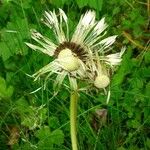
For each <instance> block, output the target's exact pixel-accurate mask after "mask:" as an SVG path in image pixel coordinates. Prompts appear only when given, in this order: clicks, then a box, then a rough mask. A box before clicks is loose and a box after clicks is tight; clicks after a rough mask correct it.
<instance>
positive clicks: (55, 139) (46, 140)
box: [35, 126, 64, 149]
mask: <svg viewBox="0 0 150 150" xmlns="http://www.w3.org/2000/svg"><path fill="white" fill-rule="evenodd" d="M35 136H36V137H37V138H38V139H39V142H38V145H39V148H40V147H42V148H43V149H44V148H45V149H46V148H47V147H49V146H50V147H51V148H52V147H53V145H54V144H56V145H60V144H62V143H63V141H64V134H63V132H62V131H61V130H55V131H53V132H51V131H50V129H49V127H48V126H44V127H42V128H41V129H39V130H38V131H37V132H36V133H35Z"/></svg>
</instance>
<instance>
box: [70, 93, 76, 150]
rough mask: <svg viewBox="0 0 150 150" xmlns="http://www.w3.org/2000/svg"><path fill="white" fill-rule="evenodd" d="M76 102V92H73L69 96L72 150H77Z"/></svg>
mask: <svg viewBox="0 0 150 150" xmlns="http://www.w3.org/2000/svg"><path fill="white" fill-rule="evenodd" d="M77 101H78V92H77V91H74V92H72V93H71V95H70V132H71V143H72V150H78V148H77V128H76V121H77Z"/></svg>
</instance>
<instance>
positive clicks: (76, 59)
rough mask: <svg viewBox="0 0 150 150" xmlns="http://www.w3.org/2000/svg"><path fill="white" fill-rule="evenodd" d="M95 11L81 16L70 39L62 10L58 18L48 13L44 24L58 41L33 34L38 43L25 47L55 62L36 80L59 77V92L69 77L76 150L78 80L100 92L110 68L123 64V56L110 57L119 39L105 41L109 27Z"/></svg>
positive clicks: (39, 72) (36, 33)
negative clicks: (53, 76)
mask: <svg viewBox="0 0 150 150" xmlns="http://www.w3.org/2000/svg"><path fill="white" fill-rule="evenodd" d="M95 16H96V14H95V12H94V11H90V10H89V11H87V12H86V13H85V14H83V15H81V17H80V20H79V23H78V24H77V26H76V28H75V31H74V33H73V35H72V36H70V35H69V25H68V18H67V16H66V14H65V13H64V11H63V10H62V9H59V15H56V13H55V11H53V12H52V11H49V12H45V15H44V23H45V25H46V26H48V27H49V28H50V29H51V30H53V32H54V35H55V39H56V41H55V42H54V41H53V40H52V39H49V38H48V37H45V36H43V35H42V34H40V33H39V32H37V31H36V30H32V38H33V39H34V40H35V41H36V42H37V43H38V45H34V44H31V43H26V44H27V45H28V46H29V47H30V48H32V49H33V50H38V51H41V52H43V53H45V54H47V55H49V56H50V57H52V58H53V59H54V60H53V61H51V62H50V63H49V64H48V65H46V66H44V67H43V68H41V69H40V70H39V71H38V72H36V73H35V74H33V77H35V80H37V79H38V78H39V77H40V76H41V75H43V74H47V77H46V79H45V80H47V79H48V78H49V77H50V76H52V75H53V74H56V75H57V77H56V79H55V81H54V87H55V89H59V87H60V86H61V84H62V83H63V80H64V79H65V77H68V79H69V82H70V88H71V91H73V92H72V93H71V99H70V101H71V104H70V109H71V110H70V111H71V113H70V119H71V136H72V147H73V150H77V140H76V136H75V134H76V127H75V122H76V121H75V120H76V112H75V111H76V107H77V99H78V93H77V89H78V86H77V80H78V79H84V80H87V79H88V80H89V79H90V82H93V85H94V86H95V87H97V88H99V89H100V88H106V87H107V86H108V85H109V83H110V78H109V73H108V67H107V65H108V66H109V67H112V66H115V65H118V64H119V63H120V62H121V56H122V54H123V52H124V50H121V52H120V53H116V54H109V55H108V52H109V51H110V50H111V49H112V48H111V46H112V44H113V43H114V42H115V40H116V37H117V36H116V35H114V36H110V37H107V38H105V35H106V31H105V30H106V28H107V24H106V23H105V18H102V19H101V20H100V21H96V19H95Z"/></svg>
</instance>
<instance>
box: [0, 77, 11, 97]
mask: <svg viewBox="0 0 150 150" xmlns="http://www.w3.org/2000/svg"><path fill="white" fill-rule="evenodd" d="M13 91H14V88H13V86H7V84H6V81H5V79H4V78H2V77H0V98H4V99H7V98H10V97H11V96H12V94H13Z"/></svg>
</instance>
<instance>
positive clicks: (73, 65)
mask: <svg viewBox="0 0 150 150" xmlns="http://www.w3.org/2000/svg"><path fill="white" fill-rule="evenodd" d="M58 60H59V63H60V65H62V67H63V69H65V70H67V71H69V72H71V71H75V70H77V69H78V68H79V67H80V64H79V58H78V57H76V56H75V55H74V54H73V52H72V51H71V50H70V49H68V48H65V49H63V50H61V51H60V53H59V54H58Z"/></svg>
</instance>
